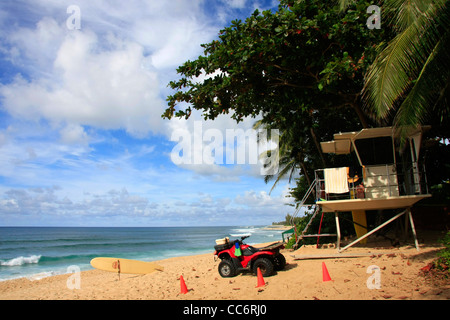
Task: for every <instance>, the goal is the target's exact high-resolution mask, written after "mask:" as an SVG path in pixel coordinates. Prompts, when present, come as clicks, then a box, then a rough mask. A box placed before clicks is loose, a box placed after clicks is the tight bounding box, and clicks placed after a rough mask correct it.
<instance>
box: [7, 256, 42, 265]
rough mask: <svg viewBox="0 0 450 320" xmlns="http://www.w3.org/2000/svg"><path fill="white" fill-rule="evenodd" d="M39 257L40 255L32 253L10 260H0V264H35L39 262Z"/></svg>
mask: <svg viewBox="0 0 450 320" xmlns="http://www.w3.org/2000/svg"><path fill="white" fill-rule="evenodd" d="M40 259H41V256H40V255H32V256H29V257H22V256H20V257H17V258H13V259H10V260H0V266H6V267H14V266H23V265H24V264H35V263H39V260H40Z"/></svg>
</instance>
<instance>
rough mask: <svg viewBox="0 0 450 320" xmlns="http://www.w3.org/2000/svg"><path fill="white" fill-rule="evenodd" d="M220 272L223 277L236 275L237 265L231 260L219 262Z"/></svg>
mask: <svg viewBox="0 0 450 320" xmlns="http://www.w3.org/2000/svg"><path fill="white" fill-rule="evenodd" d="M219 274H220V276H221V277H223V278H229V277H234V276H235V275H236V267H235V266H234V264H233V262H232V261H230V260H226V259H225V260H222V261H221V262H220V263H219Z"/></svg>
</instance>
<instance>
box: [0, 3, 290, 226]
mask: <svg viewBox="0 0 450 320" xmlns="http://www.w3.org/2000/svg"><path fill="white" fill-rule="evenodd" d="M277 4H278V3H277V1H275V0H170V1H169V0H167V1H164V0H148V1H143V0H141V1H133V0H129V1H113V0H109V1H108V0H104V1H100V0H99V1H88V0H68V1H65V0H39V1H32V0H29V1H25V0H11V1H10V0H2V1H1V3H0V226H209V225H261V224H263V225H264V224H271V223H272V222H274V221H282V220H284V218H285V216H286V214H288V213H290V214H292V212H293V208H292V207H291V206H288V205H287V204H289V203H291V202H292V200H291V199H289V198H287V197H286V195H287V194H288V191H289V184H288V183H287V182H283V181H282V182H281V183H280V184H279V185H278V186H277V187H276V188H275V189H274V190H273V191H272V192H271V193H270V189H271V187H272V183H269V184H266V183H264V176H263V175H262V174H261V164H260V163H259V162H256V163H255V162H254V161H253V160H251V159H254V158H252V157H251V156H250V154H252V155H253V153H254V151H255V149H254V148H253V149H252V148H250V147H246V146H254V144H252V142H254V141H253V139H254V136H249V137H248V139H247V140H246V142H242V141H241V142H239V141H238V140H236V142H235V141H234V139H227V137H228V136H227V133H230V132H231V133H238V132H253V131H249V130H251V128H252V125H253V124H254V122H255V121H256V120H255V119H252V118H250V119H246V120H245V121H243V122H242V123H240V124H239V125H237V124H236V123H235V121H234V120H232V119H231V118H230V117H229V115H223V116H221V117H219V118H218V119H216V120H214V121H206V122H205V121H203V120H202V117H201V115H200V113H193V114H192V116H191V118H190V119H189V120H184V119H183V120H180V119H172V120H167V119H163V118H162V117H161V114H162V113H163V111H164V110H165V108H166V106H167V103H166V97H167V96H168V95H170V94H173V92H172V91H171V89H170V88H169V87H168V86H167V84H168V83H169V81H171V80H175V79H177V78H178V77H179V75H178V74H177V73H176V69H177V67H178V66H180V65H182V64H183V62H185V61H187V60H194V59H196V58H197V57H198V56H199V55H201V54H203V51H202V47H201V46H200V45H201V44H204V43H209V42H211V41H212V40H214V39H217V38H218V34H219V31H220V30H221V29H223V28H224V27H225V26H227V25H229V24H230V22H231V21H232V20H234V19H236V18H240V19H242V20H244V19H245V18H246V17H248V16H249V15H250V14H251V13H252V12H253V11H254V10H255V9H259V10H266V9H275V8H276V7H277ZM203 79H204V77H203ZM197 80H198V81H202V77H199V79H197ZM239 130H242V131H239ZM211 137H214V138H211ZM220 139H222V140H220ZM231 140H232V141H231ZM213 142H214V143H216V142H222V144H213ZM239 143H240V144H239ZM243 143H244V144H245V143H246V144H245V145H244V146H243ZM213 146H216V148H215V149H214V148H213ZM219 146H221V147H222V148H220V147H219ZM208 148H209V149H208ZM258 148H259V147H258ZM180 150H181V151H180ZM213 150H214V152H213ZM261 150H262V149H257V152H258V153H260V152H261ZM252 151H253V153H252ZM208 152H209V153H208ZM230 152H231V153H230ZM233 152H234V155H235V158H233V157H231V156H230V158H226V161H220V155H222V159H224V158H223V157H225V156H228V155H230V154H233ZM242 152H244V153H246V155H247V158H245V159H246V160H245V161H244V162H242V161H238V160H237V155H238V154H239V153H240V154H242ZM180 159H181V160H180Z"/></svg>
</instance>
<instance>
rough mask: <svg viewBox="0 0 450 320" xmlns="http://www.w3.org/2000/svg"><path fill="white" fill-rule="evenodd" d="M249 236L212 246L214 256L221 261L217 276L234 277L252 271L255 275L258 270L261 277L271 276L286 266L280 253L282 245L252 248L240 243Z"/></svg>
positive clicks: (284, 259) (275, 244) (278, 243)
mask: <svg viewBox="0 0 450 320" xmlns="http://www.w3.org/2000/svg"><path fill="white" fill-rule="evenodd" d="M248 237H249V236H244V237H241V239H240V240H233V241H228V238H225V239H226V240H225V243H224V244H218V245H215V246H214V249H216V251H215V252H214V255H215V256H218V257H219V258H220V259H221V260H222V261H221V262H220V263H219V274H220V275H221V276H222V277H224V278H226V277H234V276H236V275H237V274H238V273H239V272H242V271H253V272H254V273H255V274H257V271H258V268H259V269H260V270H261V274H262V276H263V277H267V276H270V275H272V274H273V272H274V271H279V270H283V269H284V267H285V266H286V258H285V257H284V256H283V255H282V254H281V253H280V249H283V248H284V245H283V244H282V243H280V242H277V243H274V244H271V245H269V246H267V247H264V248H254V247H252V246H250V245H247V244H245V243H243V242H242V241H243V240H244V239H246V238H248Z"/></svg>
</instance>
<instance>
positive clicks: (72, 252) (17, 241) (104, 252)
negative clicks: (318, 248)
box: [0, 226, 282, 281]
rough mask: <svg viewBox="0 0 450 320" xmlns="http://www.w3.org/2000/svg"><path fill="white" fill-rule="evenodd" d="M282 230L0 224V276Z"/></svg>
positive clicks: (254, 238) (202, 249)
mask: <svg viewBox="0 0 450 320" xmlns="http://www.w3.org/2000/svg"><path fill="white" fill-rule="evenodd" d="M281 233H282V231H279V230H267V229H265V228H264V226H230V227H222V226H220V227H142V228H139V227H135V228H119V227H118V228H107V227H0V281H3V280H9V279H15V278H22V277H27V278H29V279H30V280H38V279H41V278H44V277H48V276H52V275H57V274H64V273H68V272H73V266H77V267H78V268H79V269H80V270H81V271H84V270H90V269H92V267H91V265H90V264H89V262H90V261H91V259H93V258H95V257H117V258H123V259H136V260H143V261H156V260H161V259H167V258H171V257H178V256H188V255H196V254H203V253H211V254H213V253H214V245H215V240H216V239H219V238H224V237H229V238H230V239H231V240H233V239H237V238H239V237H241V236H243V235H250V237H249V238H247V239H246V240H245V241H244V242H245V243H247V244H257V243H263V242H271V241H280V240H282V236H281Z"/></svg>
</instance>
